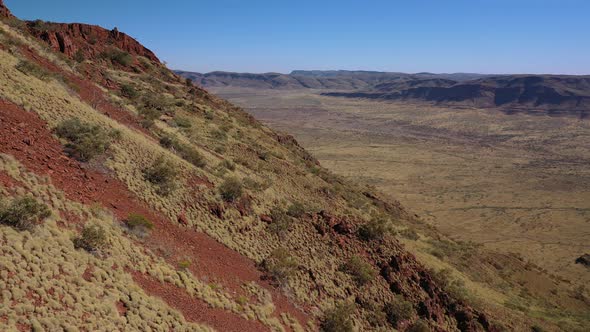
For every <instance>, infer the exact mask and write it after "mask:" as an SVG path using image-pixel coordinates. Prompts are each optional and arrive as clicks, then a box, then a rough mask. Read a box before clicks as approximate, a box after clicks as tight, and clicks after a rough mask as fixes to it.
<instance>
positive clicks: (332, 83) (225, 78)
mask: <svg viewBox="0 0 590 332" xmlns="http://www.w3.org/2000/svg"><path fill="white" fill-rule="evenodd" d="M176 73H177V74H179V75H181V76H183V77H186V78H189V79H191V80H192V81H193V82H195V83H196V84H198V85H200V86H203V87H205V88H213V87H227V86H230V87H243V88H252V89H327V90H362V89H368V88H371V87H373V86H375V85H377V84H381V83H387V82H391V81H396V80H404V81H406V80H407V81H410V80H421V79H454V80H456V81H460V80H465V79H468V78H473V77H478V78H479V77H481V76H482V75H478V74H430V73H419V74H404V73H388V72H376V71H346V70H338V71H321V70H316V71H305V70H294V71H293V72H291V73H290V74H280V73H265V74H251V73H231V72H219V71H217V72H211V73H206V74H201V73H193V72H186V71H180V70H177V71H176Z"/></svg>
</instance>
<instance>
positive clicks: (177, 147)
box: [160, 135, 207, 168]
mask: <svg viewBox="0 0 590 332" xmlns="http://www.w3.org/2000/svg"><path fill="white" fill-rule="evenodd" d="M160 145H162V146H163V147H165V148H167V149H173V150H174V151H175V152H176V153H177V154H178V155H179V156H180V157H181V158H182V159H184V160H186V161H188V162H189V163H191V164H193V165H195V166H197V167H201V168H202V167H205V166H206V165H207V162H206V161H205V157H203V155H202V154H201V153H200V152H199V151H197V150H196V149H195V148H193V147H192V146H190V145H187V144H183V143H181V142H180V141H178V140H177V139H176V138H175V137H173V136H169V135H164V136H162V137H161V138H160Z"/></svg>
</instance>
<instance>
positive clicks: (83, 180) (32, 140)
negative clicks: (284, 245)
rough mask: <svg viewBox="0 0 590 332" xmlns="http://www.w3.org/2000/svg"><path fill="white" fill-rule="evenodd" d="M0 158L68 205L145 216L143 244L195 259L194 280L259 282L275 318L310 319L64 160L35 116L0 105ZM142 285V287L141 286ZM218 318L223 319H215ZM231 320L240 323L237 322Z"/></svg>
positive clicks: (211, 246)
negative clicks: (60, 194)
mask: <svg viewBox="0 0 590 332" xmlns="http://www.w3.org/2000/svg"><path fill="white" fill-rule="evenodd" d="M0 152H1V153H6V154H10V155H13V156H14V157H15V158H16V159H17V160H19V161H20V162H21V163H22V164H23V165H24V166H26V167H27V168H28V169H29V170H30V171H32V172H34V173H36V174H39V175H47V176H49V177H50V178H51V180H52V183H53V185H54V186H56V187H57V188H59V189H61V190H63V191H64V193H65V194H66V197H67V198H68V199H71V200H74V201H79V202H81V203H84V204H92V203H94V202H99V203H101V204H102V205H103V206H105V207H106V208H108V209H110V210H112V211H113V213H114V214H115V215H116V216H117V217H118V218H119V219H120V220H123V219H124V218H126V217H127V216H128V215H129V213H132V212H133V213H139V214H142V215H145V216H146V217H148V218H149V219H150V220H152V221H153V222H154V224H155V226H156V227H155V229H154V231H153V232H152V234H151V235H150V238H149V240H148V241H147V246H148V247H151V248H165V249H166V251H168V252H170V253H172V255H170V256H171V257H184V256H189V257H194V258H195V261H197V262H198V264H197V265H195V266H194V267H192V268H191V270H192V271H193V272H194V273H195V274H196V275H198V276H208V277H209V278H211V279H213V280H216V281H218V282H219V283H220V284H222V285H223V286H225V287H227V288H229V289H230V290H232V291H235V292H236V293H237V292H239V291H240V286H241V285H243V284H245V283H248V282H252V281H253V282H257V283H259V284H260V285H262V286H263V287H265V288H267V289H269V290H270V291H271V293H272V296H273V299H274V303H275V304H276V306H277V311H278V312H277V314H278V313H280V312H287V313H289V314H290V315H292V316H294V317H296V318H297V319H298V320H299V321H300V323H301V324H302V325H303V324H305V323H306V322H307V320H308V316H307V315H306V314H305V313H304V312H302V311H301V310H299V309H297V308H295V307H294V306H293V305H292V304H291V303H289V302H288V300H287V299H286V298H285V297H284V296H283V295H282V294H280V293H279V292H278V291H277V290H276V289H274V288H272V287H271V286H270V285H268V284H266V283H265V282H263V281H261V277H262V275H261V273H260V272H259V271H258V270H257V269H256V267H255V264H254V262H252V261H251V260H249V259H247V258H246V257H243V256H241V255H239V254H238V253H236V252H234V251H233V250H231V249H229V248H227V247H225V246H224V245H222V244H220V243H219V242H217V241H215V240H213V239H212V238H210V237H209V236H207V235H205V234H203V233H199V232H195V231H192V230H189V229H186V228H182V227H180V226H179V225H178V224H176V223H173V222H171V221H170V220H167V219H166V218H165V217H163V216H162V215H161V214H160V213H158V212H156V211H153V210H151V209H149V208H148V207H147V206H145V205H144V204H143V203H142V202H140V201H138V200H137V198H136V197H135V196H134V194H133V193H131V192H130V191H129V190H128V189H127V188H126V187H125V185H124V184H123V183H121V182H120V181H119V180H117V179H114V178H112V177H109V176H107V175H105V174H102V173H99V172H97V171H94V170H90V169H86V168H85V167H84V165H82V164H81V163H79V162H78V161H76V160H73V159H71V158H69V157H68V156H66V155H65V154H64V152H63V150H62V148H61V144H60V143H59V142H58V141H57V140H56V139H55V138H54V137H53V136H52V135H51V132H50V131H49V130H48V128H47V126H46V124H45V123H44V122H43V121H42V120H41V119H40V118H39V117H38V116H37V115H36V114H34V113H30V112H27V111H25V110H23V109H22V108H20V107H19V106H17V105H14V104H12V103H10V102H7V101H3V100H0ZM155 252H156V253H157V251H155ZM168 260H169V261H170V263H173V264H174V263H177V262H175V261H174V259H170V258H168ZM136 280H137V281H138V283H139V284H140V285H141V286H142V287H143V288H144V289H145V291H146V292H147V293H149V294H154V295H156V296H161V295H166V294H171V293H169V292H170V290H168V291H166V292H163V293H154V292H155V291H156V289H155V288H154V287H152V286H153V285H152V282H151V281H149V280H148V281H146V279H145V278H136ZM143 281H145V283H142V282H143ZM162 287H163V288H166V287H167V286H165V285H164V286H162ZM175 299H176V297H170V298H165V297H164V300H168V301H169V302H168V303H169V304H170V305H171V306H172V307H175V308H177V309H178V310H179V311H181V312H182V313H183V314H184V315H185V318H186V319H187V320H190V319H191V317H193V318H194V317H197V316H196V315H195V314H194V310H195V307H197V304H195V302H196V301H198V300H193V301H192V302H191V301H186V302H183V301H179V302H176V300H175ZM230 315H231V314H230ZM205 316H206V315H205ZM205 316H203V317H205ZM199 317H200V316H199ZM224 317H225V316H224ZM217 318H219V319H221V318H222V317H221V316H217ZM232 319H242V318H241V317H238V316H236V317H234V318H232ZM242 320H243V319H242ZM200 322H203V321H200ZM204 323H212V322H210V321H209V322H204ZM251 323H253V322H243V324H238V325H237V326H241V327H243V330H245V331H259V330H261V329H262V328H263V326H262V325H259V326H258V327H259V328H258V329H252V330H248V329H246V328H247V326H249V325H250V324H251ZM216 324H217V322H216ZM219 324H223V322H219Z"/></svg>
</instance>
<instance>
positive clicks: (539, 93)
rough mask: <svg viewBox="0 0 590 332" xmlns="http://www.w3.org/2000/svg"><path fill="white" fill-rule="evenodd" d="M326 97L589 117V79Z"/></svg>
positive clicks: (408, 83) (412, 86)
mask: <svg viewBox="0 0 590 332" xmlns="http://www.w3.org/2000/svg"><path fill="white" fill-rule="evenodd" d="M324 95H328V96H336V97H349V98H367V99H378V100H402V101H426V102H433V103H436V104H442V105H449V106H462V107H478V108H501V109H502V110H504V111H505V112H507V113H514V112H526V113H529V114H549V115H554V116H559V115H571V116H578V117H580V118H585V117H587V116H588V115H589V114H590V76H565V75H507V76H494V77H486V78H481V79H477V80H470V81H465V82H456V81H452V80H447V79H423V80H397V81H392V82H388V83H382V84H378V85H375V86H373V87H371V88H370V89H367V90H363V91H357V92H328V93H325V94H324Z"/></svg>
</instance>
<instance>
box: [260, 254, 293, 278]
mask: <svg viewBox="0 0 590 332" xmlns="http://www.w3.org/2000/svg"><path fill="white" fill-rule="evenodd" d="M261 267H262V269H263V270H264V271H265V272H266V273H267V274H268V275H269V276H270V277H271V278H272V279H273V280H275V281H276V282H278V283H285V282H287V280H288V279H289V278H290V277H291V276H292V275H293V274H294V273H295V271H296V270H297V267H298V264H297V261H296V260H295V259H294V258H293V257H292V256H291V254H289V251H288V250H287V249H285V248H278V249H275V250H273V251H272V252H271V254H270V256H268V257H267V258H266V259H264V261H263V262H262V265H261Z"/></svg>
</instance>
